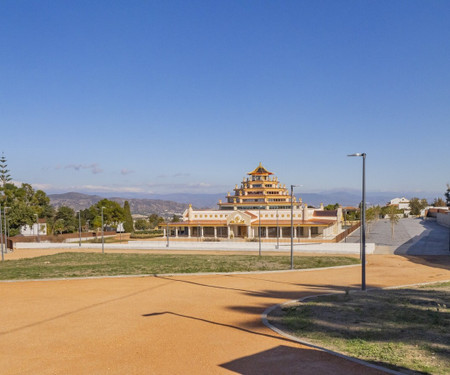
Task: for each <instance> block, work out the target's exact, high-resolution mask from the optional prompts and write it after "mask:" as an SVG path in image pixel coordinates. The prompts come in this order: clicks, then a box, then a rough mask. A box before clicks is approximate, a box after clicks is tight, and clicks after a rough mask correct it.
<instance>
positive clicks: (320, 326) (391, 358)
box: [270, 282, 450, 375]
mask: <svg viewBox="0 0 450 375" xmlns="http://www.w3.org/2000/svg"><path fill="white" fill-rule="evenodd" d="M449 292H450V282H446V283H440V284H433V285H430V286H426V287H417V288H408V289H390V290H378V291H370V292H366V293H364V292H357V293H346V294H340V295H330V296H322V297H317V298H314V299H308V300H306V301H304V302H301V303H296V304H294V305H289V306H285V307H283V308H282V309H281V311H280V310H278V312H275V314H274V316H272V317H270V321H271V323H272V324H274V325H276V326H278V327H280V328H281V329H283V330H285V331H288V332H289V333H291V334H293V335H295V336H297V337H301V338H302V339H304V340H307V341H309V342H311V343H314V344H316V345H319V346H322V347H326V348H328V349H331V350H334V351H338V352H340V353H344V354H347V355H349V356H352V357H356V358H359V359H363V360H365V361H368V362H372V363H375V364H380V365H383V366H386V367H390V368H393V369H395V370H397V371H401V372H404V373H408V374H412V373H419V374H442V375H443V374H450V309H449V307H450V293H449Z"/></svg>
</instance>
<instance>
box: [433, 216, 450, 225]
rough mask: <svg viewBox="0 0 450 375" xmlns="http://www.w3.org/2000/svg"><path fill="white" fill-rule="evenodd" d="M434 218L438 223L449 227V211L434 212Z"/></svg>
mask: <svg viewBox="0 0 450 375" xmlns="http://www.w3.org/2000/svg"><path fill="white" fill-rule="evenodd" d="M436 220H437V222H438V224H440V225H443V226H444V227H447V228H450V213H449V214H441V213H437V214H436Z"/></svg>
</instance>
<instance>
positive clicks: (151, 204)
mask: <svg viewBox="0 0 450 375" xmlns="http://www.w3.org/2000/svg"><path fill="white" fill-rule="evenodd" d="M48 197H49V198H50V204H51V205H52V206H54V207H55V208H58V207H60V206H68V207H70V208H73V209H74V210H75V211H78V210H84V209H86V208H89V207H91V206H92V205H94V204H96V203H97V202H98V201H101V200H102V199H104V198H105V197H102V196H100V195H89V194H82V193H75V192H70V193H64V194H49V195H48ZM108 199H109V200H112V201H114V202H117V203H119V204H120V205H121V206H123V204H124V202H125V201H126V200H127V201H128V202H129V203H130V210H131V213H132V214H141V215H150V214H153V213H156V214H158V215H161V216H163V217H171V216H172V215H174V214H180V213H183V212H184V210H186V208H188V204H186V203H179V202H174V201H168V200H161V199H137V198H120V197H109V198H108Z"/></svg>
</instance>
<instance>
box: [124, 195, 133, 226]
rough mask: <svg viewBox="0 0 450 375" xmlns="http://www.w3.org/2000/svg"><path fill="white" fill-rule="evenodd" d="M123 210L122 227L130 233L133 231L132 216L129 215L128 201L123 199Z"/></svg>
mask: <svg viewBox="0 0 450 375" xmlns="http://www.w3.org/2000/svg"><path fill="white" fill-rule="evenodd" d="M123 211H124V222H123V229H124V230H125V232H127V233H131V232H133V231H134V228H133V217H132V216H131V210H130V204H129V203H128V201H125V203H124V204H123Z"/></svg>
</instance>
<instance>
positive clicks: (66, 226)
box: [55, 206, 78, 233]
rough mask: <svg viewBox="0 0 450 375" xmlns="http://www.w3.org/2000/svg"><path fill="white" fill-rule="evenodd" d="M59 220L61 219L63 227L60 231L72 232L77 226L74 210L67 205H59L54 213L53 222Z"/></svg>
mask: <svg viewBox="0 0 450 375" xmlns="http://www.w3.org/2000/svg"><path fill="white" fill-rule="evenodd" d="M59 221H62V223H63V229H62V232H61V233H73V232H75V231H76V229H77V227H78V225H77V219H76V217H75V211H74V210H73V209H72V208H70V207H67V206H61V207H59V208H58V211H57V212H56V215H55V224H56V222H59ZM58 228H59V224H58Z"/></svg>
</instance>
